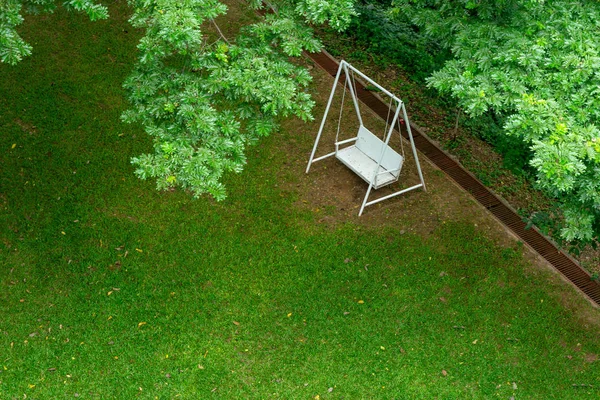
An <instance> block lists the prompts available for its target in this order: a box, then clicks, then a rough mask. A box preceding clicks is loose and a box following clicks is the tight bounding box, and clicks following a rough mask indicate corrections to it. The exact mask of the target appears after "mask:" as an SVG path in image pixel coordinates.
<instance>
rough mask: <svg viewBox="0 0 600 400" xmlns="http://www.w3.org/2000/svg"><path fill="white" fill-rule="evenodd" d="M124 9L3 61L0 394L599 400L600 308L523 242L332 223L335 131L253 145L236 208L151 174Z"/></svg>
mask: <svg viewBox="0 0 600 400" xmlns="http://www.w3.org/2000/svg"><path fill="white" fill-rule="evenodd" d="M109 8H110V12H111V16H112V18H111V19H110V20H107V21H100V22H95V23H90V22H89V20H87V19H86V17H85V16H78V15H73V14H68V13H63V12H58V13H57V14H56V15H52V16H38V17H34V18H32V19H31V20H30V21H28V22H30V23H28V24H26V26H24V30H23V35H24V36H25V37H27V39H28V41H29V42H30V43H32V44H33V45H34V46H36V47H35V48H36V49H38V50H37V53H39V54H36V55H32V56H31V57H30V58H28V59H25V60H23V62H22V63H21V64H20V65H19V66H18V68H12V67H8V66H2V67H1V68H0V106H1V107H2V110H3V112H2V114H1V115H0V130H1V132H2V134H1V135H0V149H2V151H1V152H0V165H1V168H0V284H1V285H2V286H1V288H2V290H1V291H0V349H1V351H0V398H9V399H12V398H23V397H24V395H26V397H27V398H40V399H43V398H64V397H66V398H70V397H78V398H119V399H122V398H133V397H139V398H149V399H154V398H190V399H194V398H248V397H250V398H315V397H317V396H318V397H319V398H323V399H324V398H394V397H395V398H424V399H425V398H427V399H428V398H435V397H439V398H496V397H497V398H506V399H508V398H510V397H511V396H513V397H515V398H520V397H523V398H540V399H549V398H572V399H578V398H595V397H597V396H598V394H599V391H598V390H599V387H600V381H599V378H598V377H599V376H600V363H599V362H598V361H597V360H598V354H600V344H599V343H598V341H597V338H598V329H599V328H598V327H599V325H598V323H597V320H598V313H597V311H596V310H594V309H592V308H591V306H589V305H587V303H585V301H583V300H581V299H579V300H578V299H577V295H576V294H575V293H574V292H573V291H572V290H571V289H570V288H568V287H567V288H566V289H565V288H564V286H562V285H560V284H556V283H553V282H552V281H549V279H548V274H546V273H544V272H543V271H537V270H533V269H531V266H530V265H529V262H528V261H526V260H524V259H523V258H522V257H521V248H520V247H519V246H518V245H517V244H513V245H508V246H507V245H504V246H500V245H498V244H497V243H495V242H493V241H492V240H490V239H488V238H486V236H485V235H483V233H482V232H481V230H480V229H479V228H478V227H475V226H474V225H473V223H472V221H471V220H470V219H469V218H464V219H462V220H460V219H459V220H450V219H448V220H443V221H442V220H439V221H438V220H436V221H434V223H432V224H431V226H430V227H428V228H431V233H430V234H428V235H422V234H417V233H413V232H411V231H410V230H408V229H405V228H402V229H401V228H400V225H401V224H402V223H403V221H404V218H407V217H408V216H406V215H403V214H402V213H397V214H395V215H393V218H395V219H397V221H398V222H397V224H387V225H385V226H384V227H381V225H368V224H365V223H364V222H361V221H365V220H364V219H363V220H358V219H355V218H354V219H352V218H349V219H347V220H340V221H338V223H337V224H333V225H331V226H326V225H323V224H320V223H319V220H320V219H321V218H322V217H323V214H327V213H330V214H335V213H336V210H335V209H329V210H321V211H318V210H314V208H315V206H314V205H311V204H307V203H309V202H310V200H311V199H310V198H308V199H306V198H305V194H304V193H303V192H302V190H304V187H305V186H307V185H308V184H309V182H310V181H309V178H305V177H303V176H302V171H303V169H304V165H303V163H300V162H298V161H297V158H298V159H304V157H302V156H301V155H300V156H299V155H298V154H299V153H302V152H304V153H305V154H306V156H308V152H309V150H310V147H311V145H312V140H313V135H311V134H307V132H315V131H316V129H314V128H315V125H314V124H313V125H308V126H307V125H301V124H300V123H299V122H297V121H296V122H292V123H285V124H284V127H285V129H284V130H282V131H281V132H280V133H279V134H278V135H276V136H272V137H270V138H268V139H266V140H265V141H264V142H263V144H262V145H261V146H259V147H255V148H253V149H252V150H251V151H250V153H249V160H250V161H249V165H248V168H247V170H246V173H245V174H243V175H236V176H232V177H228V178H227V185H228V188H229V193H230V195H229V198H228V199H227V200H225V201H224V202H221V203H217V202H215V201H214V200H212V199H210V198H201V199H198V200H194V199H192V198H191V197H190V196H189V195H188V194H187V193H184V192H179V191H174V192H162V193H159V192H157V191H156V190H155V187H154V184H153V183H152V182H145V181H140V180H138V179H137V178H135V177H134V175H133V169H134V168H133V166H131V164H130V162H129V160H130V158H131V157H132V156H133V155H135V154H139V153H141V152H143V151H147V150H148V149H151V147H152V143H151V140H150V139H149V138H148V137H147V136H146V135H144V134H143V132H141V130H138V129H137V128H136V127H134V126H130V125H123V124H122V123H121V122H120V119H119V118H120V115H121V113H122V111H123V110H124V109H125V108H126V107H127V104H126V100H125V93H124V92H123V90H122V89H121V83H122V82H123V79H124V77H125V76H126V75H127V74H128V73H129V71H130V68H131V64H132V63H133V62H134V59H133V58H134V51H135V50H134V48H135V44H136V42H137V36H136V35H139V32H136V31H135V30H134V29H132V28H131V27H130V26H129V25H128V24H127V23H126V18H127V13H128V10H127V9H126V8H125V7H124V6H123V5H122V4H121V3H119V2H116V3H114V4H111V5H109ZM314 73H315V74H316V73H317V71H314ZM328 89H329V88H328V87H327V88H324V89H323V88H317V87H314V86H313V87H312V88H311V90H312V91H313V93H315V94H319V92H321V91H323V90H324V91H327V90H328ZM291 142H293V143H295V144H296V145H297V146H296V147H289V146H288V144H289V143H291ZM290 164H291V165H290ZM310 179H312V176H311V178H310ZM430 179H433V178H430ZM440 179H441V178H440ZM448 185H449V186H451V184H448ZM430 191H431V193H435V185H432V187H431V189H430ZM432 195H433V194H428V196H432ZM423 196H426V195H423ZM303 199H304V200H305V201H306V202H307V203H304V202H303ZM423 199H424V198H422V197H421V198H418V197H417V198H415V197H413V198H412V201H413V202H415V203H417V205H418V203H419V202H424V201H425V200H423ZM409 200H410V199H409ZM298 203H300V204H304V206H299V204H298ZM465 207H466V205H465ZM373 210H374V211H373V212H372V213H371V215H372V216H377V215H378V214H377V213H382V214H384V213H385V209H379V208H374V209H373ZM418 210H419V207H414V208H410V209H407V210H405V213H406V214H415V213H416V212H417V211H418ZM425 212H427V213H429V212H431V210H426V211H425ZM467 214H468V213H467ZM336 215H337V214H336ZM371 218H374V217H371ZM367 220H368V219H367ZM405 230H406V231H405ZM582 310H583V311H585V312H582ZM594 321H596V322H594Z"/></svg>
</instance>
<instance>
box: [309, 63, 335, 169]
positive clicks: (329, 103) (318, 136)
mask: <svg viewBox="0 0 600 400" xmlns="http://www.w3.org/2000/svg"><path fill="white" fill-rule="evenodd" d="M342 65H343V61H342V62H341V63H340V66H339V67H338V71H337V74H336V75H335V80H334V81H333V86H332V87H331V93H330V94H329V100H327V106H326V107H325V114H323V120H322V121H321V126H320V127H319V133H318V134H317V139H316V140H315V145H314V146H313V149H312V153H310V159H309V160H308V165H307V166H306V173H307V174H308V171H309V170H310V166H311V164H312V163H313V158H314V157H315V153H316V152H317V147H318V146H319V140H321V134H322V133H323V127H324V126H325V121H326V120H327V114H329V109H330V108H331V102H332V101H333V95H334V94H335V89H336V88H337V84H338V81H339V80H340V75H341V74H342ZM334 154H335V153H332V154H329V155H328V156H327V157H331V156H332V155H334ZM327 157H319V160H322V159H323V158H327Z"/></svg>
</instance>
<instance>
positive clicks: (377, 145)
mask: <svg viewBox="0 0 600 400" xmlns="http://www.w3.org/2000/svg"><path fill="white" fill-rule="evenodd" d="M385 147H386V145H385V143H384V142H383V141H382V140H381V139H379V138H378V137H377V136H375V135H374V134H372V133H371V132H369V130H368V129H367V128H365V127H364V126H361V127H360V128H359V129H358V135H357V137H356V148H357V149H359V150H360V151H361V152H363V153H364V154H365V155H367V156H368V157H369V158H370V159H372V160H373V161H375V163H377V162H379V159H380V158H381V151H382V150H383V149H384V148H385ZM402 161H403V159H402V156H401V155H400V154H398V153H396V152H395V151H394V149H392V148H391V147H389V146H387V148H386V150H385V154H384V155H383V159H382V160H381V166H382V167H383V168H384V169H385V170H386V171H390V172H391V173H392V174H393V175H394V176H395V177H398V175H400V168H401V167H402Z"/></svg>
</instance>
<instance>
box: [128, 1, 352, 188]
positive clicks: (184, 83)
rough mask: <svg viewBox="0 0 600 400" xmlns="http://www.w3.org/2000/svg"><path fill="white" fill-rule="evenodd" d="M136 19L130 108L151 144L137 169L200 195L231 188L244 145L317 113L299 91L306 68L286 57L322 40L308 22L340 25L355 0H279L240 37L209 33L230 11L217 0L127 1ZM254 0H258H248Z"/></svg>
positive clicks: (305, 81) (130, 118)
mask: <svg viewBox="0 0 600 400" xmlns="http://www.w3.org/2000/svg"><path fill="white" fill-rule="evenodd" d="M131 3H132V5H133V6H134V9H135V14H134V15H133V17H132V19H131V22H132V24H133V25H134V26H136V27H140V28H144V29H145V30H146V36H144V38H142V40H141V41H140V45H139V46H138V47H139V50H140V56H139V60H138V63H137V65H136V66H135V70H134V72H133V73H132V75H131V76H130V77H129V78H128V79H127V81H126V82H125V87H126V88H127V89H128V91H129V93H130V100H131V102H132V104H133V108H132V109H131V110H129V111H128V112H126V113H125V115H124V120H125V121H127V122H132V121H139V122H141V123H142V124H143V125H144V127H145V129H146V132H147V133H148V134H149V135H151V136H152V137H153V138H154V148H155V151H154V153H152V154H145V155H142V156H140V157H136V158H134V160H133V163H134V164H135V165H136V167H137V170H136V173H137V174H138V175H139V176H140V177H142V178H147V177H152V178H156V179H157V185H158V188H160V189H164V188H168V187H172V186H175V185H179V186H181V187H184V188H186V189H189V190H191V191H192V192H193V193H194V195H196V196H198V195H201V194H203V193H210V194H211V195H213V196H214V197H215V198H216V199H218V200H220V199H223V198H224V197H225V189H224V187H223V184H222V183H221V178H222V176H223V174H224V173H226V172H230V171H234V172H239V171H240V170H241V169H242V168H243V166H244V164H245V162H246V158H245V155H244V154H245V148H246V146H247V145H249V144H252V143H254V142H256V141H257V140H258V139H259V138H260V137H262V136H266V135H268V134H270V133H271V132H273V131H274V130H275V129H276V128H277V123H276V121H277V118H278V117H287V116H292V115H295V116H297V117H299V118H301V119H303V120H309V119H311V118H312V117H311V109H312V107H313V101H312V100H311V98H310V96H309V95H308V94H307V93H306V92H305V91H303V90H302V88H304V87H306V86H307V85H308V83H309V82H310V80H311V77H310V75H309V73H308V71H307V70H306V69H304V68H301V67H298V66H296V65H294V64H292V63H291V62H290V61H289V59H288V58H289V57H290V56H299V55H300V54H301V53H302V51H303V50H308V51H317V50H319V49H320V47H321V44H320V42H319V41H318V40H316V39H315V38H314V36H313V35H312V31H311V30H310V29H309V28H308V26H307V24H306V22H309V23H324V22H329V23H330V24H331V25H332V26H334V27H337V28H338V29H342V28H344V27H345V26H346V25H347V24H348V23H349V20H350V17H351V15H352V14H353V8H352V3H351V2H349V1H345V2H344V1H342V2H340V1H321V0H318V1H317V0H301V1H293V2H292V1H281V2H276V3H272V7H273V8H274V9H275V10H276V11H275V12H273V13H267V14H266V16H265V17H264V18H263V19H261V20H260V21H259V22H257V23H255V24H252V25H249V26H246V27H244V28H243V29H242V30H241V32H240V33H239V35H238V36H237V37H236V38H235V40H230V39H228V38H226V37H224V36H221V37H220V38H219V39H218V40H216V41H213V42H212V43H211V42H209V40H208V39H207V37H206V36H204V35H203V29H204V28H205V27H208V26H210V25H208V24H210V23H211V22H212V23H213V24H214V25H213V26H215V27H216V30H217V31H218V32H219V33H220V29H219V28H218V26H216V24H215V18H216V17H217V16H218V15H221V14H224V13H226V11H227V8H226V6H225V5H223V4H222V3H220V2H219V1H217V0H186V1H172V0H168V1H167V0H162V1H160V0H156V1H147V0H139V1H131ZM250 5H251V6H253V7H255V8H260V7H262V3H260V2H251V3H250Z"/></svg>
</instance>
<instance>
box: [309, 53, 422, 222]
mask: <svg viewBox="0 0 600 400" xmlns="http://www.w3.org/2000/svg"><path fill="white" fill-rule="evenodd" d="M342 71H344V74H345V78H346V86H347V87H348V90H349V92H350V94H351V96H352V102H353V104H354V109H355V112H356V115H357V118H358V120H359V123H360V127H359V130H358V134H357V136H356V137H354V138H350V139H345V140H340V141H338V140H337V135H336V142H335V151H334V152H332V153H329V154H326V155H324V156H320V157H318V158H315V153H316V151H317V147H318V145H319V141H320V140H321V135H322V134H323V128H324V126H325V121H326V120H327V115H328V114H329V110H330V108H331V104H332V101H333V97H334V94H335V90H336V88H337V85H338V82H339V79H340V76H341V73H342ZM354 74H357V75H359V76H360V77H361V78H363V79H364V80H365V81H367V82H369V83H370V84H371V85H373V86H374V87H376V88H378V89H379V90H380V91H381V92H382V93H384V94H386V95H387V96H390V98H391V99H392V102H393V103H396V104H395V105H396V110H395V112H394V117H393V119H392V122H391V124H390V125H389V131H388V132H387V133H386V134H385V136H384V140H385V141H383V140H381V139H379V138H378V137H377V136H376V135H374V134H373V133H372V132H370V131H369V130H368V129H367V128H365V126H364V125H363V120H362V116H361V114H360V108H359V105H358V103H359V101H358V96H357V94H356V92H355V91H356V87H355V82H354ZM344 91H345V88H344ZM390 104H391V103H390ZM340 107H343V104H342V105H341V106H340ZM400 111H402V115H403V117H404V121H405V122H406V127H407V132H408V137H409V140H410V144H411V147H412V152H413V156H414V158H415V162H416V164H417V171H418V174H419V179H420V181H421V183H420V184H418V185H414V186H411V187H409V188H406V189H402V190H400V191H397V192H395V193H392V194H390V195H387V196H384V197H381V198H378V199H376V200H372V201H370V202H369V201H368V199H369V195H370V193H371V190H372V189H379V188H381V187H383V186H386V185H389V184H390V183H392V182H395V181H397V180H398V177H399V175H400V171H401V169H402V165H403V162H404V157H403V156H401V155H400V154H398V153H397V152H396V151H395V150H393V149H392V148H391V147H390V146H389V142H390V138H391V136H392V133H393V131H394V127H395V124H396V123H397V122H398V118H399V115H400ZM340 119H341V109H340ZM386 128H387V125H386ZM338 129H339V127H338ZM401 140H402V138H401ZM353 142H354V143H353ZM350 143H353V144H351V145H349V146H345V147H341V148H340V146H343V145H346V144H350ZM332 155H335V156H336V158H337V159H338V160H340V161H341V162H342V163H343V164H345V165H346V166H347V167H348V168H350V169H351V170H352V171H354V173H356V174H357V175H358V176H360V177H361V178H362V179H363V180H365V181H366V182H367V183H368V184H369V187H368V189H367V193H366V194H365V198H364V200H363V202H362V205H361V208H360V211H359V213H358V215H359V216H360V215H362V213H363V211H364V208H365V207H366V206H369V205H372V204H375V203H379V202H381V201H383V200H386V199H389V198H391V197H394V196H398V195H400V194H403V193H406V192H408V191H411V190H415V189H418V188H421V187H422V188H423V189H424V190H426V187H425V181H424V180H423V173H422V171H421V165H420V164H419V158H418V155H417V149H416V147H415V143H414V140H413V137H412V131H411V129H410V123H409V121H408V116H407V114H406V108H405V107H404V103H403V102H402V100H400V99H399V98H397V97H396V96H394V95H393V94H392V93H390V92H389V91H387V90H386V89H385V88H383V87H381V86H380V85H379V84H378V83H377V82H375V81H373V80H372V79H371V78H369V77H368V76H366V75H365V74H363V73H362V72H360V71H359V70H357V69H356V68H354V67H353V66H352V65H350V64H349V63H347V62H346V61H343V60H342V61H341V62H340V65H339V67H338V71H337V74H336V77H335V80H334V83H333V87H332V89H331V94H330V95H329V100H328V101H327V106H326V107H325V113H324V115H323V120H322V121H321V125H320V127H319V132H318V133H317V138H316V140H315V144H314V146H313V150H312V152H311V155H310V158H309V160H308V165H307V167H306V173H308V171H309V170H310V166H311V165H312V163H314V162H316V161H319V160H323V159H325V158H328V157H331V156H332Z"/></svg>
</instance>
